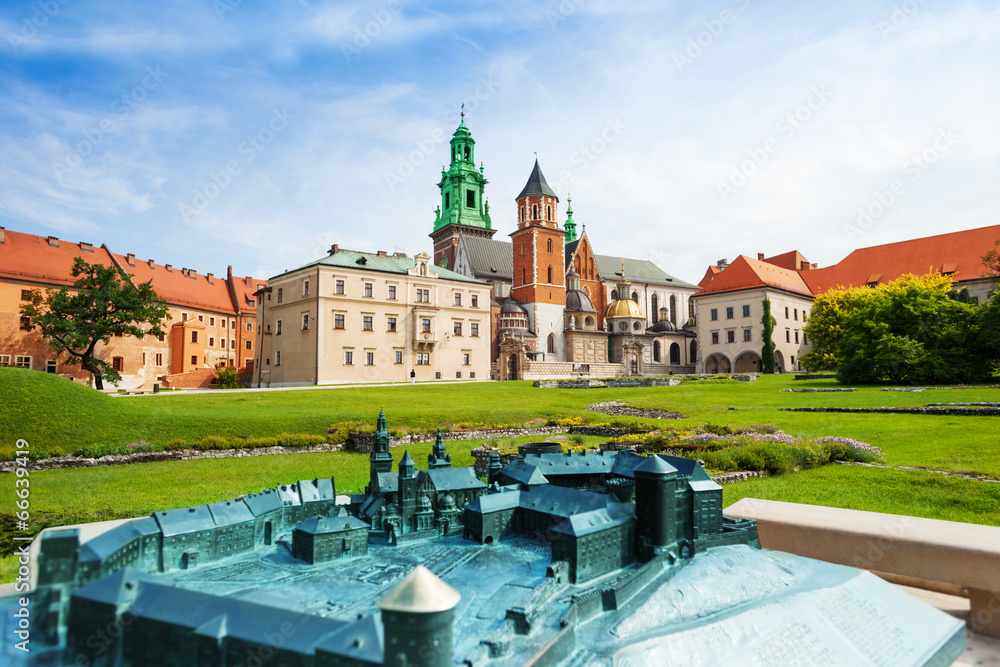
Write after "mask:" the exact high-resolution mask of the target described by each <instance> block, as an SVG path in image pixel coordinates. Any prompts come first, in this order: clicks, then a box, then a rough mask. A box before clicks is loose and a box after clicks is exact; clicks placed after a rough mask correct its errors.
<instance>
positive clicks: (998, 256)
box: [983, 239, 1000, 278]
mask: <svg viewBox="0 0 1000 667" xmlns="http://www.w3.org/2000/svg"><path fill="white" fill-rule="evenodd" d="M983 264H985V265H986V269H987V270H988V271H989V272H990V273H989V275H991V276H993V277H995V278H1000V239H997V240H996V242H995V243H994V244H993V247H992V248H990V250H989V252H987V253H986V254H985V255H983Z"/></svg>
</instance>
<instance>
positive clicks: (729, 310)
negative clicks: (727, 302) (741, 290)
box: [726, 306, 733, 320]
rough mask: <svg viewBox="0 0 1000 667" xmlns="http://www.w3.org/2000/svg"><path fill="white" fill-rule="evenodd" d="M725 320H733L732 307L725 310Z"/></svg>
mask: <svg viewBox="0 0 1000 667" xmlns="http://www.w3.org/2000/svg"><path fill="white" fill-rule="evenodd" d="M726 319H727V320H731V319H733V307H732V306H729V307H728V308H726Z"/></svg>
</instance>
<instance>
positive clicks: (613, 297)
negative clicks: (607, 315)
mask: <svg viewBox="0 0 1000 667" xmlns="http://www.w3.org/2000/svg"><path fill="white" fill-rule="evenodd" d="M611 300H612V301H617V300H618V290H616V289H613V290H611Z"/></svg>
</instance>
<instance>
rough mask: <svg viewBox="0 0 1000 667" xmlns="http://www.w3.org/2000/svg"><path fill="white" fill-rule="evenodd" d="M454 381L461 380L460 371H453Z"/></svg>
mask: <svg viewBox="0 0 1000 667" xmlns="http://www.w3.org/2000/svg"><path fill="white" fill-rule="evenodd" d="M455 379H456V380H461V379H462V371H455Z"/></svg>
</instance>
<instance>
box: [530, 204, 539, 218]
mask: <svg viewBox="0 0 1000 667" xmlns="http://www.w3.org/2000/svg"><path fill="white" fill-rule="evenodd" d="M531 219H532V220H538V204H532V205H531Z"/></svg>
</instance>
